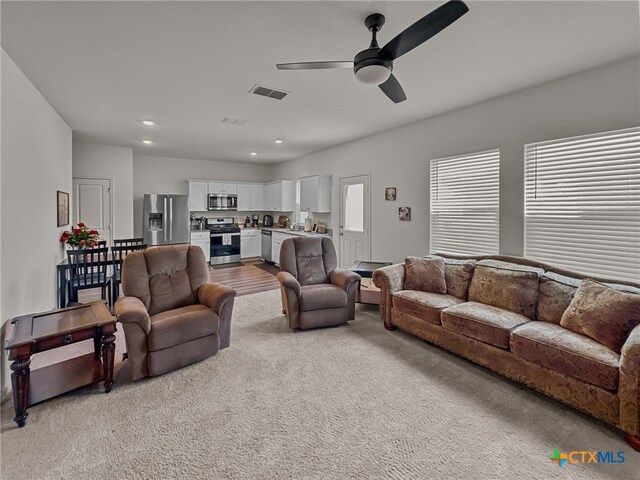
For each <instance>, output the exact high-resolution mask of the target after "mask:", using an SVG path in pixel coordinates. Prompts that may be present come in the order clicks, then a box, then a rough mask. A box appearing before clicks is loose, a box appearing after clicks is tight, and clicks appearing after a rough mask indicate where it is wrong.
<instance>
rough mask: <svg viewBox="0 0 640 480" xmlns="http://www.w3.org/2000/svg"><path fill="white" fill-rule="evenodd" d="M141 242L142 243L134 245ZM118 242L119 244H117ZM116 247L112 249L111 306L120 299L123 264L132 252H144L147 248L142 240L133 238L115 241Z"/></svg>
mask: <svg viewBox="0 0 640 480" xmlns="http://www.w3.org/2000/svg"><path fill="white" fill-rule="evenodd" d="M138 240H140V241H141V242H140V243H133V242H137V241H138ZM116 242H118V243H119V244H116ZM113 243H114V246H113V247H111V258H112V265H113V270H112V275H111V290H112V292H111V304H112V305H114V304H115V302H116V300H117V299H118V297H119V296H120V283H121V278H122V276H121V271H122V262H123V261H124V259H125V258H126V257H127V255H129V254H130V253H131V252H135V251H137V250H144V249H146V248H147V245H146V244H145V243H142V239H141V238H131V239H128V240H114V241H113Z"/></svg>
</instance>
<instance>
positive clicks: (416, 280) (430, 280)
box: [404, 257, 447, 295]
mask: <svg viewBox="0 0 640 480" xmlns="http://www.w3.org/2000/svg"><path fill="white" fill-rule="evenodd" d="M404 266H405V270H406V272H405V278H404V289H405V290H420V291H421V292H431V293H441V294H443V295H444V294H446V293H447V282H446V281H445V277H444V260H442V259H441V258H419V257H407V258H405V260H404Z"/></svg>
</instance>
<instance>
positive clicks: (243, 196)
mask: <svg viewBox="0 0 640 480" xmlns="http://www.w3.org/2000/svg"><path fill="white" fill-rule="evenodd" d="M238 210H239V211H241V212H244V211H247V210H251V185H249V184H248V183H239V184H238Z"/></svg>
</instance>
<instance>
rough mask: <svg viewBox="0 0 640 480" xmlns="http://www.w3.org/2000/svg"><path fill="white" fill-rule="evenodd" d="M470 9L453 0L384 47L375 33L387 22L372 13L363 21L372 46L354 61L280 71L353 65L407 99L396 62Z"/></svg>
mask: <svg viewBox="0 0 640 480" xmlns="http://www.w3.org/2000/svg"><path fill="white" fill-rule="evenodd" d="M468 11H469V7H467V6H466V5H465V3H464V2H462V1H460V0H451V1H449V2H447V3H445V4H444V5H441V6H440V7H438V8H436V9H435V10H434V11H433V12H431V13H429V14H427V15H425V16H424V17H422V18H421V19H420V20H418V21H417V22H415V23H414V24H413V25H411V26H409V27H407V28H406V29H405V30H404V31H402V32H401V33H399V34H398V35H396V37H395V38H394V39H393V40H391V41H390V42H389V43H387V44H386V45H385V46H384V47H382V48H380V46H379V45H378V41H377V40H376V34H377V33H378V32H379V31H380V29H381V28H382V26H383V25H384V15H382V14H381V13H373V14H371V15H369V16H368V17H367V18H365V20H364V24H365V26H366V27H367V29H368V30H369V31H370V32H371V34H372V39H371V44H370V45H369V48H367V49H366V50H363V51H361V52H360V53H358V54H357V55H356V56H355V58H354V59H353V61H352V62H349V61H344V62H340V61H338V62H300V63H278V64H277V65H276V67H277V68H278V70H319V69H328V68H353V71H354V73H355V74H356V78H357V79H358V80H359V81H360V82H362V83H366V84H368V85H378V86H379V87H380V89H381V90H382V91H383V92H384V94H385V95H386V96H387V97H389V98H390V99H391V100H392V101H393V102H394V103H400V102H403V101H405V100H406V99H407V96H406V95H405V93H404V90H403V89H402V87H401V86H400V83H399V82H398V80H397V79H396V77H395V76H393V74H392V73H391V72H392V70H393V61H394V60H395V59H397V58H399V57H401V56H402V55H404V54H405V53H407V52H409V51H411V50H413V49H414V48H416V47H417V46H418V45H421V44H423V43H424V42H426V41H427V40H429V39H430V38H431V37H433V36H434V35H436V34H437V33H439V32H441V31H442V30H444V29H445V28H447V27H448V26H449V25H451V24H452V23H453V22H455V21H456V20H458V19H459V18H460V17H461V16H462V15H464V14H465V13H467V12H468Z"/></svg>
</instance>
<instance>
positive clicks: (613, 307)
mask: <svg viewBox="0 0 640 480" xmlns="http://www.w3.org/2000/svg"><path fill="white" fill-rule="evenodd" d="M639 323H640V295H637V294H635V293H626V292H620V291H618V290H614V289H613V288H611V287H608V286H606V285H603V284H601V283H598V282H596V281H594V280H591V279H589V278H587V279H585V280H583V281H582V283H581V284H580V287H579V288H578V291H577V292H576V294H575V296H574V297H573V300H572V301H571V303H570V304H569V307H568V308H567V310H566V311H565V312H564V314H563V315H562V319H561V320H560V325H561V326H563V327H564V328H566V329H568V330H571V331H573V332H576V333H580V334H582V335H586V336H587V337H590V338H593V339H594V340H596V341H598V342H600V343H601V344H603V345H605V346H607V347H609V348H610V349H611V350H613V351H615V352H618V353H620V351H621V350H622V345H624V342H625V341H626V339H627V337H628V336H629V333H630V332H631V330H632V329H633V327H635V326H636V325H637V324H639Z"/></svg>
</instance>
